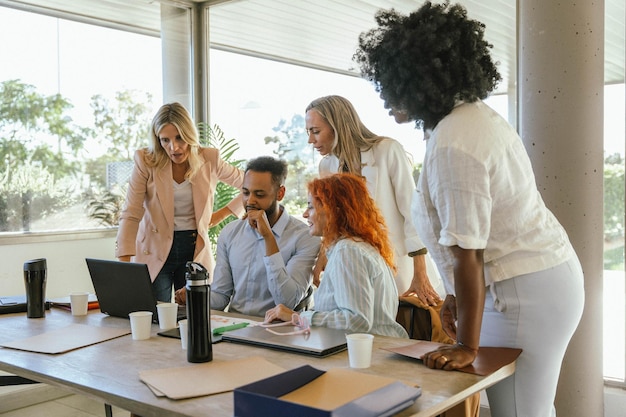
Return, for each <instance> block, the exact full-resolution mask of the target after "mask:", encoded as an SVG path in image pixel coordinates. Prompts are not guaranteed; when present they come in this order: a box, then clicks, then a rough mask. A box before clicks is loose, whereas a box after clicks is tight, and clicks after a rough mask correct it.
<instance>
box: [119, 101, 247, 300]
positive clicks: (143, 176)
mask: <svg viewBox="0 0 626 417" xmlns="http://www.w3.org/2000/svg"><path fill="white" fill-rule="evenodd" d="M151 131H152V135H151V137H152V141H151V145H150V146H149V147H147V148H144V149H139V150H138V151H136V152H135V156H134V160H135V165H134V168H133V172H132V174H131V178H130V183H129V188H128V193H127V195H126V202H125V204H124V207H123V209H122V213H121V215H120V222H119V229H118V233H117V242H116V248H115V256H116V257H117V258H118V259H119V260H120V261H127V262H128V261H131V260H132V261H133V262H139V263H145V264H147V265H148V269H149V271H150V277H151V278H152V286H153V290H154V292H155V295H156V297H157V299H158V300H159V301H171V296H172V285H174V289H179V288H182V287H183V286H184V285H185V278H184V275H185V264H186V263H187V261H191V260H194V261H196V262H199V263H201V264H202V265H204V266H205V267H206V268H208V269H209V270H210V271H212V269H213V255H212V252H211V244H210V241H209V240H208V230H209V227H210V226H211V225H213V224H217V223H219V222H220V221H221V220H222V219H224V218H226V217H228V216H229V215H230V214H234V215H236V216H239V215H241V214H243V206H242V204H241V199H240V198H238V197H236V198H235V199H233V200H232V201H231V202H230V203H229V204H228V205H227V206H226V207H224V208H223V209H220V210H218V211H216V212H215V213H213V197H214V194H215V188H216V186H217V183H218V182H220V181H221V182H224V183H226V184H229V185H231V186H233V187H236V188H241V185H242V182H243V172H242V171H241V170H240V169H238V168H236V167H234V166H232V165H230V164H228V163H226V162H225V161H224V160H222V159H221V158H220V155H219V151H218V150H217V149H214V148H205V147H202V146H201V145H200V142H199V141H198V132H197V130H196V126H195V123H194V121H193V119H192V118H191V115H190V114H189V112H188V111H187V109H185V107H184V106H183V105H181V104H180V103H170V104H165V105H163V106H162V107H161V108H160V109H159V111H158V112H157V114H156V115H155V116H154V119H153V120H152V129H151Z"/></svg>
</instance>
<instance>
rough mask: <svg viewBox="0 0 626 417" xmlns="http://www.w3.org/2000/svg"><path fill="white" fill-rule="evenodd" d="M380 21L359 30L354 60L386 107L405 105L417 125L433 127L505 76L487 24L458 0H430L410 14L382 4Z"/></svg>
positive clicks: (378, 19)
mask: <svg viewBox="0 0 626 417" xmlns="http://www.w3.org/2000/svg"><path fill="white" fill-rule="evenodd" d="M376 22H377V24H378V28H375V29H372V30H370V31H368V32H363V33H361V35H360V36H359V47H358V49H357V51H356V53H355V55H354V60H355V62H357V63H358V64H359V65H360V68H361V74H362V75H363V77H364V78H367V79H368V80H370V81H372V82H374V84H375V87H376V91H378V92H379V93H380V95H381V97H382V98H383V100H385V107H387V108H392V107H393V108H395V109H397V110H402V111H405V112H406V113H407V115H408V117H409V119H410V120H414V121H415V125H416V127H417V128H427V129H428V128H434V127H435V126H436V125H437V123H439V121H440V120H441V119H443V118H444V117H445V116H446V115H447V114H448V113H450V112H451V111H452V109H453V108H454V105H455V102H456V101H457V100H463V101H466V102H474V101H476V100H479V99H484V98H486V97H487V96H488V95H489V93H490V92H491V91H492V90H493V89H494V88H495V87H496V85H497V84H498V82H499V81H500V80H501V79H502V77H500V74H499V73H498V70H497V69H496V65H495V64H494V62H493V61H492V59H491V56H490V54H489V50H490V49H491V48H493V45H491V44H489V43H488V42H487V41H486V40H485V39H484V30H485V25H484V24H482V23H480V22H478V21H476V20H471V19H469V18H468V17H467V11H466V10H465V8H464V7H463V6H461V5H459V4H455V5H450V4H449V2H447V1H446V2H445V3H443V4H439V5H434V4H432V3H431V2H426V3H424V5H423V6H422V7H420V8H419V9H418V10H417V11H415V12H413V13H411V14H410V15H408V16H403V15H400V14H399V13H398V12H396V11H395V10H394V9H391V10H380V11H378V13H376Z"/></svg>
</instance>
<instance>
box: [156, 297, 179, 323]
mask: <svg viewBox="0 0 626 417" xmlns="http://www.w3.org/2000/svg"><path fill="white" fill-rule="evenodd" d="M157 314H158V315H159V328H160V329H161V330H169V329H173V328H174V327H176V317H177V316H178V304H176V303H159V304H157Z"/></svg>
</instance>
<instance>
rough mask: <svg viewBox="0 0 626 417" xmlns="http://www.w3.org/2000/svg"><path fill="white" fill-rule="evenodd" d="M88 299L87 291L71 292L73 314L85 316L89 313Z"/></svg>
mask: <svg viewBox="0 0 626 417" xmlns="http://www.w3.org/2000/svg"><path fill="white" fill-rule="evenodd" d="M88 299H89V293H87V292H73V293H70V303H71V306H72V316H84V315H85V314H87V305H88Z"/></svg>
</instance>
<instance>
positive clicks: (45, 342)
mask: <svg viewBox="0 0 626 417" xmlns="http://www.w3.org/2000/svg"><path fill="white" fill-rule="evenodd" d="M127 334H130V327H128V328H124V329H118V328H112V327H96V326H88V325H85V324H71V325H69V326H66V327H62V328H60V329H56V330H52V331H49V332H46V333H42V334H39V335H37V336H31V337H27V338H24V339H18V340H14V341H11V342H5V343H1V344H0V346H3V347H6V348H11V349H19V350H27V351H29V352H37V353H51V354H55V353H64V352H68V351H70V350H74V349H78V348H82V347H85V346H89V345H94V344H96V343H100V342H104V341H106V340H110V339H115V338H116V337H120V336H124V335H127Z"/></svg>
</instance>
